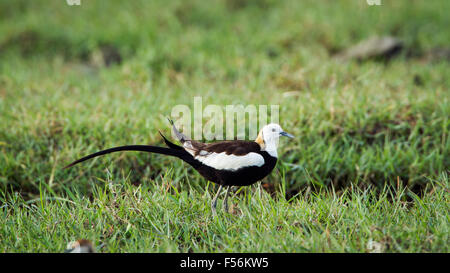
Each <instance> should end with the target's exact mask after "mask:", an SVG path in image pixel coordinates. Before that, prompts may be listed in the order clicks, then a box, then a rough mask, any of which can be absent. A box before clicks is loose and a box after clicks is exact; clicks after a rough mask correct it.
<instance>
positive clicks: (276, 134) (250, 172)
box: [64, 119, 294, 214]
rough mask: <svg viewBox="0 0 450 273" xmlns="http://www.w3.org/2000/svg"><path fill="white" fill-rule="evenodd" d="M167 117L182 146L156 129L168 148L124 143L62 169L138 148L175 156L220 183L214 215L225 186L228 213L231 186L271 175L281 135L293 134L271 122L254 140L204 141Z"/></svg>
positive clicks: (214, 203) (254, 181) (224, 201)
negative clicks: (186, 132) (183, 130)
mask: <svg viewBox="0 0 450 273" xmlns="http://www.w3.org/2000/svg"><path fill="white" fill-rule="evenodd" d="M168 120H169V122H170V124H171V125H172V130H173V133H174V134H173V135H174V136H175V138H176V139H177V140H178V141H179V142H180V143H181V146H180V145H177V144H174V143H172V142H170V141H169V140H168V139H167V138H166V137H165V136H164V135H163V134H162V133H161V131H159V134H160V135H161V137H162V138H163V140H164V142H165V144H166V145H167V146H168V147H159V146H151V145H125V146H119V147H114V148H109V149H106V150H102V151H99V152H96V153H93V154H90V155H87V156H85V157H82V158H80V159H78V160H76V161H74V162H72V163H70V164H69V165H67V166H65V167H64V169H66V168H69V167H72V166H74V165H76V164H78V163H81V162H83V161H86V160H88V159H91V158H94V157H97V156H102V155H105V154H109V153H113V152H119V151H141V152H149V153H156V154H163V155H168V156H172V157H177V158H179V159H181V160H183V161H184V162H186V163H187V164H189V165H190V166H192V167H193V168H194V169H195V170H197V172H198V173H200V175H202V176H203V177H204V178H205V179H207V180H208V181H211V182H213V183H216V184H218V185H219V189H218V190H217V193H216V194H215V196H214V198H213V199H212V201H211V209H212V212H213V214H216V206H217V199H218V197H219V194H220V193H221V191H222V189H223V188H224V187H226V188H227V189H226V194H225V198H224V200H223V203H224V205H223V208H224V210H225V211H226V212H228V195H229V192H230V188H231V187H232V186H249V185H252V184H254V183H256V182H258V181H260V180H262V179H263V178H264V177H266V176H267V175H268V174H270V173H271V172H272V170H273V169H274V168H275V165H276V163H277V159H278V153H277V148H278V142H279V138H280V136H285V137H288V138H294V136H293V135H291V134H289V133H286V132H285V131H284V130H283V129H282V128H281V126H280V125H278V124H276V123H270V124H267V125H265V126H263V127H262V128H261V130H260V131H259V133H258V136H257V138H256V139H255V140H254V141H248V140H224V141H218V142H212V143H203V142H199V141H196V140H192V139H190V138H188V137H187V136H185V135H184V134H182V133H181V132H180V131H178V129H177V128H176V127H175V124H174V122H173V121H172V120H171V119H168Z"/></svg>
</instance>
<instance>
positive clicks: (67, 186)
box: [0, 0, 450, 252]
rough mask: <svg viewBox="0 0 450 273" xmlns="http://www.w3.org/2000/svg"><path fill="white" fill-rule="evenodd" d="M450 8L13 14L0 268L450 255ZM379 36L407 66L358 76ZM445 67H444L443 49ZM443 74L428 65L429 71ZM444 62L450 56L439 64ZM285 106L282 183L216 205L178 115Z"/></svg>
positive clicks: (228, 4)
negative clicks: (199, 103)
mask: <svg viewBox="0 0 450 273" xmlns="http://www.w3.org/2000/svg"><path fill="white" fill-rule="evenodd" d="M449 8H450V2H449V1H445V0H442V1H433V2H426V1H406V0H405V1H395V2H392V1H382V5H381V6H369V5H367V3H366V1H362V0H361V1H350V0H348V1H322V2H319V1H312V0H311V1H271V0H263V1H255V0H253V1H252V0H247V1H234V0H215V1H211V3H210V4H208V5H205V4H204V1H170V2H166V1H132V2H131V1H130V2H124V1H118V0H117V1H107V2H106V1H89V2H88V1H83V0H81V5H80V6H69V5H67V4H66V3H65V2H64V1H54V2H48V1H32V2H30V1H14V3H13V4H12V3H10V2H6V1H3V2H0V18H1V19H0V33H1V35H0V251H1V252H61V251H63V250H64V248H65V247H66V245H67V243H68V242H70V241H73V240H76V239H78V238H85V239H89V240H91V241H93V242H94V244H95V245H96V247H97V249H98V251H100V252H187V251H193V252H238V251H240V252H377V251H381V252H449V236H448V234H449V226H450V225H449V221H450V217H449V211H450V205H449V204H450V202H449V180H448V174H449V167H448V166H450V156H449V155H450V149H449V148H450V141H449V138H448V129H449V119H448V116H449V110H450V107H449V86H450V78H449V77H448V75H450V67H449V62H448V57H447V59H446V57H445V55H439V54H435V52H437V51H438V50H441V49H445V48H447V49H448V46H449V44H448V41H450V37H449V36H450V34H449V32H448V31H446V29H447V28H448V25H450V16H448V14H447V13H448V12H447V11H448V10H449ZM373 35H379V36H381V35H391V36H395V37H398V38H399V39H401V40H402V41H403V43H404V47H403V50H402V51H401V52H400V53H399V54H398V55H397V56H395V57H394V58H391V59H382V60H380V59H370V60H362V61H353V60H350V61H341V60H338V59H337V58H335V56H336V55H338V54H339V52H341V51H343V50H345V49H347V48H348V47H350V46H352V45H354V44H355V43H357V42H359V41H361V40H364V39H367V38H369V37H371V36H373ZM439 52H441V51H439ZM430 56H431V57H430ZM432 56H442V57H439V58H436V57H434V58H433V57H432ZM194 96H201V97H202V99H203V105H207V104H217V105H223V106H225V105H228V104H243V105H249V104H253V105H259V104H264V105H270V104H278V105H280V123H281V125H282V127H283V128H284V129H285V130H286V131H288V132H289V133H291V134H293V135H295V136H296V138H295V139H294V140H290V141H288V140H284V139H283V140H282V141H281V143H280V148H279V151H278V153H279V155H280V157H279V162H278V165H277V167H276V170H274V172H273V173H272V174H271V175H270V176H268V177H267V178H266V179H264V180H263V181H262V184H260V183H258V184H255V185H254V186H252V187H249V188H239V189H235V194H234V196H233V197H232V198H231V199H230V202H232V203H233V205H232V213H231V214H227V213H223V212H222V210H221V203H220V202H219V208H218V212H219V213H218V216H217V217H216V218H214V217H212V214H211V210H210V200H211V196H212V195H213V194H214V190H215V189H217V187H215V186H214V185H213V184H210V183H208V182H207V181H204V180H203V179H202V178H201V176H200V175H198V174H197V173H195V172H194V171H193V170H192V169H191V168H189V167H188V166H187V165H185V164H183V163H182V162H179V161H177V160H175V159H172V158H165V157H162V156H158V155H149V154H142V153H134V152H130V153H119V154H115V155H110V156H107V157H103V158H99V159H96V160H92V161H89V162H86V163H84V164H83V165H80V166H77V167H74V168H71V169H68V170H62V167H63V166H64V165H66V164H67V163H69V162H71V161H72V160H74V159H76V158H78V157H80V156H83V155H86V154H88V153H91V152H94V151H97V150H99V149H104V148H108V147H113V146H118V145H125V144H149V143H151V144H155V145H163V142H162V139H161V137H160V136H159V134H158V130H161V131H162V132H164V133H165V134H167V135H170V131H169V124H168V122H167V120H166V119H165V117H166V116H168V115H170V112H171V109H172V107H174V106H175V105H177V104H187V105H189V106H192V105H193V97H194Z"/></svg>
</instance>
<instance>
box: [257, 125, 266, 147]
mask: <svg viewBox="0 0 450 273" xmlns="http://www.w3.org/2000/svg"><path fill="white" fill-rule="evenodd" d="M255 142H256V143H258V144H259V146H260V147H261V149H264V147H265V144H264V138H263V132H262V130H261V131H259V134H258V137H257V138H256V139H255Z"/></svg>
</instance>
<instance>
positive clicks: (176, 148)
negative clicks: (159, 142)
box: [159, 131, 184, 150]
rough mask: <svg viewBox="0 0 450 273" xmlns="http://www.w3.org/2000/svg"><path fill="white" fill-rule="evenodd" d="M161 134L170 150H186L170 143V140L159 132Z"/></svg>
mask: <svg viewBox="0 0 450 273" xmlns="http://www.w3.org/2000/svg"><path fill="white" fill-rule="evenodd" d="M159 134H160V135H161V137H162V138H163V139H164V142H165V143H166V145H167V146H169V147H170V148H172V149H175V150H184V148H183V147H181V146H178V145H176V144H174V143H172V142H170V141H169V140H168V139H167V138H166V137H165V136H164V135H163V134H162V133H161V131H159Z"/></svg>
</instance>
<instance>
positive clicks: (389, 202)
mask: <svg viewBox="0 0 450 273" xmlns="http://www.w3.org/2000/svg"><path fill="white" fill-rule="evenodd" d="M160 182H161V183H158V184H155V185H153V186H145V185H141V186H138V187H135V186H132V185H131V183H130V181H129V180H128V179H126V178H116V179H113V177H109V178H108V179H107V180H106V181H102V183H101V184H100V185H97V186H95V187H94V188H93V195H92V196H91V198H87V197H85V196H83V195H80V194H77V193H71V194H68V196H67V197H66V198H60V197H55V196H54V195H51V194H48V193H46V192H47V191H46V190H45V189H42V191H41V196H39V197H38V198H36V199H32V200H28V201H24V200H23V199H21V198H20V197H19V195H14V196H13V197H11V198H10V199H9V201H5V200H2V201H5V205H4V206H3V207H2V208H1V209H0V213H1V215H2V217H1V218H0V219H1V220H0V224H1V225H0V239H1V242H2V248H3V250H4V251H14V252H29V251H31V250H32V251H38V252H62V251H63V250H64V249H65V247H66V245H67V243H68V242H69V241H73V240H76V239H77V238H87V239H90V240H92V241H93V242H95V243H96V245H97V248H98V250H99V251H101V252H178V251H180V252H190V251H193V252H374V251H382V252H448V251H449V248H448V243H449V241H448V240H449V236H448V234H449V225H448V224H449V218H448V213H447V212H448V210H449V201H450V200H449V198H448V196H449V195H448V190H449V188H448V187H449V185H448V184H447V185H442V184H439V183H437V184H436V185H437V187H432V190H433V192H432V193H430V194H427V195H426V196H425V197H424V198H419V197H418V196H416V195H415V194H414V193H412V192H410V191H407V190H403V191H402V190H398V191H397V192H396V193H394V192H393V191H390V190H388V189H385V190H384V191H382V193H381V194H379V195H378V194H376V193H375V191H373V190H372V189H371V188H368V189H366V190H365V191H362V190H357V189H353V188H352V189H347V190H345V191H344V192H343V193H340V194H339V195H337V194H335V192H333V191H321V192H318V193H309V194H302V195H299V196H298V198H295V199H293V200H291V201H290V202H289V201H287V200H286V199H285V198H283V196H282V194H279V195H278V196H276V198H272V197H271V196H270V195H269V194H268V193H266V192H265V191H264V190H262V189H261V187H253V188H252V190H249V189H246V190H243V191H241V192H240V193H238V194H237V196H233V197H232V198H231V200H230V201H231V202H232V204H233V205H232V210H233V213H232V214H228V213H223V212H222V210H221V203H220V202H219V207H218V216H217V217H212V211H211V209H210V198H211V196H210V193H209V191H207V190H205V191H198V190H194V189H190V190H184V191H178V190H177V189H176V188H175V187H172V186H171V185H170V184H171V177H170V176H169V177H164V178H162V179H161V181H160ZM280 192H281V193H283V190H282V189H281V190H280ZM72 194H73V195H72ZM407 196H409V197H410V198H412V200H413V201H410V202H407V201H406V197H407Z"/></svg>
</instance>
